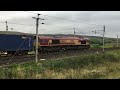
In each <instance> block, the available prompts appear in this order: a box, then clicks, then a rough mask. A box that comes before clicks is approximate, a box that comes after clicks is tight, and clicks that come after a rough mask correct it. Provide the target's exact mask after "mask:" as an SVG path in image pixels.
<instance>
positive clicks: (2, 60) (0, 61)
mask: <svg viewBox="0 0 120 90" xmlns="http://www.w3.org/2000/svg"><path fill="white" fill-rule="evenodd" d="M119 49H120V48H106V49H105V52H106V51H111V50H119ZM96 52H99V53H102V52H103V51H102V48H100V49H89V50H69V51H64V52H49V53H42V54H39V55H38V59H39V60H40V59H46V60H52V59H58V58H64V57H69V56H78V55H83V54H94V53H96ZM11 58H12V56H0V66H5V65H10V64H14V63H15V64H18V63H24V62H28V61H34V60H35V55H26V56H15V57H14V58H12V59H11Z"/></svg>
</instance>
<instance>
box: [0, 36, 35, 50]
mask: <svg viewBox="0 0 120 90" xmlns="http://www.w3.org/2000/svg"><path fill="white" fill-rule="evenodd" d="M33 41H34V39H33V36H32V35H11V34H0V51H4V52H5V51H7V52H10V51H13V52H15V51H17V50H18V51H31V50H32V49H33Z"/></svg>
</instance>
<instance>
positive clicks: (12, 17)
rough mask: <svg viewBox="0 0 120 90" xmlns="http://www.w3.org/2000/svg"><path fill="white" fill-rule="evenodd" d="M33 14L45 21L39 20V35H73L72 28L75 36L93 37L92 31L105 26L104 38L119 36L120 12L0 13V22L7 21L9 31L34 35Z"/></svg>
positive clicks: (3, 28) (3, 29)
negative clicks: (38, 15) (38, 14)
mask: <svg viewBox="0 0 120 90" xmlns="http://www.w3.org/2000/svg"><path fill="white" fill-rule="evenodd" d="M29 12H34V13H29ZM35 13H40V14H42V15H40V18H43V19H45V20H44V21H43V20H39V34H73V33H74V30H73V28H75V30H76V33H77V34H78V33H80V34H84V35H95V34H94V33H93V32H92V31H94V30H102V29H103V25H105V26H106V33H105V36H107V37H116V34H119V35H120V11H28V12H24V11H0V21H2V22H5V21H8V26H9V31H20V32H25V33H35V32H36V28H35V26H36V21H35V19H33V18H32V17H36V16H37V14H35ZM46 15H48V16H49V17H48V16H46ZM50 16H53V17H50ZM54 17H58V18H63V19H58V18H54ZM66 19H67V20H66ZM71 20H75V21H76V22H74V21H71ZM2 22H1V23H0V31H5V30H6V29H5V23H2ZM12 23H16V24H12ZM41 23H45V24H44V25H43V24H41ZM17 24H25V25H17ZM11 28H13V30H11ZM99 33H100V34H96V36H101V34H102V32H101V31H100V32H99Z"/></svg>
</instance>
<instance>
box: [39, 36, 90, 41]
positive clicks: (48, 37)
mask: <svg viewBox="0 0 120 90" xmlns="http://www.w3.org/2000/svg"><path fill="white" fill-rule="evenodd" d="M39 38H40V39H74V40H75V39H76V40H89V39H87V38H79V37H68V36H67V37H66V36H62V37H53V36H39Z"/></svg>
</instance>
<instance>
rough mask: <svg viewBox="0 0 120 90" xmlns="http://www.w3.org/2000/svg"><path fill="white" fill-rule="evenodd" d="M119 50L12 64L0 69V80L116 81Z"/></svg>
mask: <svg viewBox="0 0 120 90" xmlns="http://www.w3.org/2000/svg"><path fill="white" fill-rule="evenodd" d="M119 66H120V50H117V51H109V52H106V53H103V54H90V55H83V56H75V57H68V58H67V57H65V58H63V59H59V60H47V61H39V62H38V63H37V64H36V63H35V62H29V63H25V64H19V65H17V64H14V65H10V66H8V67H2V68H0V79H111V78H114V79H116V78H117V79H118V78H120V67H119Z"/></svg>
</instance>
